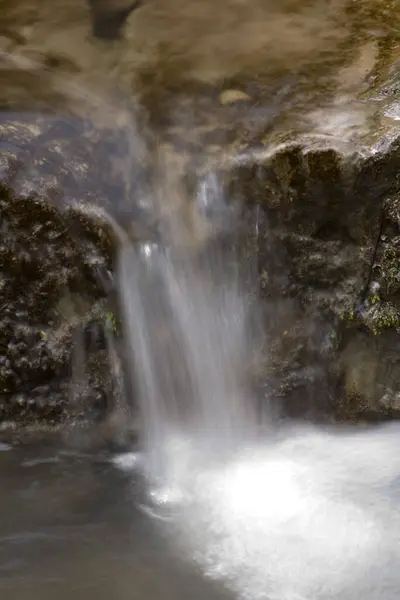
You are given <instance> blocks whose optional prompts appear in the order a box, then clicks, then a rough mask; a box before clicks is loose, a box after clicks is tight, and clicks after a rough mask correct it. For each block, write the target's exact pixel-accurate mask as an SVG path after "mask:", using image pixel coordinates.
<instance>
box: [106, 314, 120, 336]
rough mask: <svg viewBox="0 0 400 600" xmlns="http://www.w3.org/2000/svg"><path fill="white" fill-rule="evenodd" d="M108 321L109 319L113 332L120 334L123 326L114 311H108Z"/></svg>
mask: <svg viewBox="0 0 400 600" xmlns="http://www.w3.org/2000/svg"><path fill="white" fill-rule="evenodd" d="M106 321H108V323H109V324H110V326H111V330H112V332H113V334H114V335H116V336H118V335H119V334H120V331H121V327H120V323H119V321H118V318H117V315H116V314H115V313H113V312H109V313H107V314H106Z"/></svg>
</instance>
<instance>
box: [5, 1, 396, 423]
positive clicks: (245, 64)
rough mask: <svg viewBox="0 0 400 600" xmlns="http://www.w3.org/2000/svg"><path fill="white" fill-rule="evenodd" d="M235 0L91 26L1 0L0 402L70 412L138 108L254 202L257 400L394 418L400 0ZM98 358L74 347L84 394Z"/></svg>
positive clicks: (135, 165)
mask: <svg viewBox="0 0 400 600" xmlns="http://www.w3.org/2000/svg"><path fill="white" fill-rule="evenodd" d="M249 1H250V0H249ZM251 4H252V6H251V8H252V10H250V9H249V6H248V3H246V6H244V4H243V3H242V2H240V1H238V0H229V1H227V2H224V3H219V4H218V5H217V4H215V2H213V1H212V0H201V2H200V0H199V1H195V0H191V2H187V1H186V0H157V1H155V2H149V3H144V4H143V8H142V9H141V10H140V11H137V13H136V12H133V13H132V15H131V16H130V17H129V19H128V21H127V23H126V24H125V26H124V28H123V34H121V39H119V40H118V41H113V42H112V43H107V42H99V41H98V40H97V41H96V40H94V39H92V38H91V35H90V31H91V24H90V15H89V11H88V8H87V6H86V5H85V3H84V2H81V1H80V0H79V1H78V0H72V1H69V2H66V1H65V2H64V0H55V1H54V2H52V3H51V6H50V3H49V2H47V0H46V2H42V3H37V2H33V1H32V0H23V1H22V2H21V3H18V7H17V6H16V5H15V3H10V2H7V1H6V2H5V5H4V18H3V20H2V24H1V26H0V48H1V50H2V51H3V55H2V56H1V57H0V60H1V64H2V65H3V63H4V65H5V66H4V68H3V66H2V69H1V70H0V84H1V85H0V109H1V118H0V134H1V136H0V184H1V190H0V208H1V219H2V220H1V224H0V227H1V228H2V239H1V241H0V244H1V255H0V267H1V280H0V301H1V307H3V308H2V311H1V314H0V319H1V320H2V321H1V322H2V327H1V332H0V344H1V348H2V349H1V351H0V361H2V362H1V363H0V398H1V406H2V407H3V408H2V410H3V413H2V415H3V416H2V417H0V418H3V419H5V418H8V416H10V417H12V418H21V419H22V420H25V419H26V418H28V415H29V414H30V413H32V414H33V413H35V411H36V412H38V414H40V415H41V416H43V418H44V419H48V420H57V419H60V418H61V417H62V415H66V414H67V413H68V412H69V407H70V401H71V398H70V386H69V383H68V382H69V381H70V368H71V364H72V363H73V362H74V360H75V362H76V361H78V363H79V361H80V359H79V356H78V359H76V356H75V358H74V350H73V349H74V347H75V344H74V339H75V338H74V336H75V335H77V333H76V332H77V330H78V335H79V327H81V329H83V330H84V331H86V329H85V328H86V326H88V328H89V330H91V331H92V330H93V328H94V330H95V331H98V330H101V329H102V323H103V322H104V319H105V318H109V319H110V318H111V320H112V321H113V322H114V317H113V316H111V317H106V316H107V315H108V314H109V313H110V312H111V313H114V307H111V308H110V305H109V299H108V295H107V292H106V291H105V289H104V285H103V284H102V283H101V282H99V277H98V274H99V273H102V274H103V275H104V274H107V273H108V272H110V271H112V266H113V265H112V263H113V253H114V248H115V240H113V235H112V234H111V233H110V228H109V227H108V226H107V225H106V224H105V222H104V216H105V215H106V214H107V215H109V216H110V215H112V217H113V218H114V219H115V220H116V223H117V226H122V229H124V228H126V227H127V228H128V229H129V228H130V225H129V223H130V221H131V220H132V219H133V220H134V219H135V215H134V214H132V210H133V207H135V206H136V204H135V199H136V193H135V190H137V189H138V188H139V187H140V189H141V190H143V186H145V185H147V183H148V181H149V179H151V177H150V175H149V171H148V169H147V167H146V164H147V163H146V160H144V158H143V157H144V154H145V153H146V150H145V149H144V148H143V147H142V145H141V142H140V140H141V136H140V135H138V133H137V130H136V125H138V124H139V125H140V126H142V125H143V128H145V126H147V124H149V125H150V127H149V129H150V131H151V136H150V137H152V136H153V141H154V140H155V144H154V146H155V147H156V149H159V148H161V147H163V148H165V147H168V148H169V149H170V150H171V152H172V153H175V155H177V156H179V157H180V160H181V163H182V165H183V168H182V170H183V171H185V169H186V171H187V173H188V179H192V180H194V181H195V180H196V178H197V177H198V176H199V175H203V174H204V173H207V172H210V171H213V172H217V173H219V174H220V175H221V179H222V180H223V181H224V182H225V184H226V187H227V189H228V190H229V192H230V194H231V195H232V196H233V197H235V198H238V199H240V200H241V201H242V202H243V205H244V206H246V207H247V210H248V211H250V212H251V214H252V218H251V219H250V221H251V231H250V228H249V238H251V240H252V243H253V246H254V248H253V251H254V254H255V255H256V256H257V260H258V270H259V273H258V274H259V282H260V291H261V300H262V306H263V314H264V317H265V324H266V330H267V333H268V336H267V343H266V344H265V348H264V349H263V351H262V353H261V354H262V356H261V357H260V360H259V361H258V362H259V363H260V364H259V367H258V369H257V378H258V381H259V385H260V388H261V390H262V395H263V398H264V400H265V399H268V401H271V402H274V403H275V405H276V406H278V407H279V411H280V412H282V413H283V414H290V415H292V416H297V417H299V416H301V417H302V416H304V415H307V416H310V417H312V418H315V417H316V416H317V417H318V418H326V416H328V418H333V419H360V418H368V419H381V418H393V417H398V416H399V415H400V408H399V407H400V402H399V394H400V374H399V373H400V370H399V365H398V359H397V354H398V352H397V349H398V343H399V335H400V334H399V332H398V328H399V321H398V319H399V312H398V311H399V310H400V303H399V300H400V296H399V292H400V283H399V282H400V276H399V269H400V254H399V253H400V242H399V239H400V230H399V228H400V217H399V211H400V208H399V198H400V179H399V176H398V164H399V159H400V125H399V123H400V120H399V119H400V110H399V106H400V96H399V89H400V85H399V77H398V72H399V69H398V67H399V60H400V53H399V52H400V50H399V43H400V40H399V34H398V31H399V30H400V21H399V13H398V10H397V3H396V2H395V1H388V0H385V1H383V0H359V1H357V2H353V1H350V0H349V1H347V0H334V1H332V2H330V3H326V2H324V1H322V0H321V1H320V2H318V1H316V2H315V3H314V4H312V5H311V4H310V3H308V4H307V6H304V3H302V2H301V1H300V0H299V1H297V0H284V1H283V2H281V1H279V2H270V3H269V5H268V8H267V9H266V6H265V2H261V1H259V0H251ZM328 4H329V6H328ZM92 83H95V84H96V85H95V86H94V87H93V86H92ZM97 85H98V87H96V86H97ZM110 88H115V89H113V90H112V91H113V92H115V93H113V94H111V96H110V95H108V93H109V91H110ZM94 89H97V90H98V92H97V93H96V92H93V90H94ZM120 92H121V96H122V97H123V98H127V99H128V103H127V104H125V103H124V102H122V101H121V97H119V98H118V102H117V106H118V109H117V110H116V109H115V97H116V96H118V95H119V93H120ZM111 97H112V98H113V99H112V100H111ZM133 104H135V106H137V105H140V106H142V107H143V109H144V110H143V114H145V117H143V119H142V118H137V114H136V119H132V115H133V112H134V111H133V108H132V107H133ZM127 106H128V109H127ZM135 110H137V109H136V108H135ZM188 195H189V196H190V194H188ZM142 196H143V194H142ZM127 200H128V202H127ZM89 207H90V211H89V212H90V215H89V214H88V209H89ZM93 208H95V209H96V210H95V211H93ZM93 212H95V213H96V214H93ZM99 217H100V221H99ZM254 231H256V232H257V233H256V235H254ZM107 277H108V275H107V276H106V280H107ZM100 279H101V277H100ZM103 281H104V277H103ZM106 287H107V286H106ZM96 335H97V334H96ZM96 335H95V338H96ZM89 337H90V336H89ZM98 337H99V338H100V339H101V338H102V334H101V333H100V334H99V336H98ZM103 337H104V336H103ZM78 345H79V344H78ZM95 345H96V344H95ZM100 346H101V343H100ZM105 356H106V353H105V351H104V343H103V346H102V347H101V348H100V349H96V350H95V351H94V354H93V360H91V361H89V362H91V363H92V367H90V369H93V374H92V375H90V374H89V380H90V381H91V382H92V383H90V385H89V388H90V389H92V390H94V392H93V391H92V392H89V396H90V398H91V400H90V399H89V401H88V403H89V405H91V406H96V405H103V404H104V402H105V400H104V398H105V397H106V396H108V393H109V392H108V390H110V387H111V386H112V382H111V374H110V370H109V368H108V367H107V366H106V364H105V363H106V358H105ZM96 365H97V366H96ZM101 374H105V379H104V378H102V376H101ZM96 390H97V391H96ZM85 393H86V392H85ZM97 397H98V400H97V399H96V398H97ZM36 398H41V400H40V402H39V401H38V400H36ZM93 399H94V400H93ZM52 403H53V404H54V406H53V405H52ZM39 404H40V405H41V406H42V405H43V406H42V408H40V410H39V409H37V408H36V406H39ZM27 407H31V408H32V410H31V408H29V409H28V408H27ZM281 409H282V410H281ZM74 410H75V409H74ZM71 412H73V411H71ZM7 415H8V416H7Z"/></svg>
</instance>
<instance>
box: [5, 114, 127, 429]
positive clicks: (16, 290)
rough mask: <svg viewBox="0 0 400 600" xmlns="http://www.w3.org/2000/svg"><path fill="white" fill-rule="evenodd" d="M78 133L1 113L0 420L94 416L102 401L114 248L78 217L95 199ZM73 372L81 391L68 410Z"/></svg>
mask: <svg viewBox="0 0 400 600" xmlns="http://www.w3.org/2000/svg"><path fill="white" fill-rule="evenodd" d="M83 129H84V123H83V122H82V121H79V120H78V119H75V120H72V119H69V118H67V117H65V118H55V117H52V116H50V115H49V116H48V117H45V116H43V115H41V114H39V113H25V114H12V113H5V114H3V115H2V120H1V122H0V131H1V141H0V164H1V171H0V228H1V242H0V273H1V276H0V306H1V313H0V348H1V350H0V355H1V358H0V418H1V419H3V420H4V419H10V418H12V419H16V420H20V419H22V420H23V421H24V422H26V421H27V420H28V421H29V420H30V419H31V418H32V419H39V420H43V419H44V420H50V421H59V420H60V419H61V418H65V417H66V416H67V415H69V416H71V415H74V416H75V417H76V416H77V415H78V414H81V413H82V411H83V412H84V411H85V410H87V409H88V408H89V409H90V410H92V411H93V410H95V411H96V410H103V409H104V407H105V406H106V405H107V397H108V396H109V395H110V393H111V387H110V386H111V380H110V368H109V364H108V358H107V355H106V354H105V355H104V349H105V340H104V325H105V323H106V320H107V315H108V314H109V313H111V312H112V311H113V310H115V307H114V306H113V305H112V304H110V300H109V299H107V293H106V292H107V273H108V272H109V271H110V269H111V268H112V261H113V255H114V247H115V240H114V239H113V236H112V235H111V233H110V229H109V227H107V226H106V225H105V224H104V223H103V225H101V224H100V223H99V222H97V221H96V219H95V218H93V217H90V216H89V215H88V214H85V210H84V209H85V206H90V205H91V206H93V202H94V200H93V198H94V197H96V198H97V200H101V193H104V188H102V187H101V183H100V181H101V179H100V178H99V177H101V175H100V172H99V175H98V177H94V178H93V174H92V173H91V170H92V169H95V168H98V169H100V168H101V163H100V158H101V156H104V153H103V154H102V152H101V151H100V152H99V153H98V155H97V156H96V154H92V155H91V156H90V155H89V154H88V153H86V154H85V148H84V132H83ZM108 143H109V140H108ZM87 146H88V147H87V148H86V150H88V151H90V150H91V151H92V153H95V146H93V145H92V144H89V143H88V144H87ZM97 150H99V146H98V145H97ZM110 186H112V182H111V180H109V181H108V188H106V189H108V190H110ZM113 192H114V193H116V188H115V186H114V190H113ZM108 198H112V195H111V194H110V195H109V196H108ZM89 201H91V204H88V203H89ZM98 206H99V205H98ZM104 278H105V281H103V280H104ZM77 336H78V337H77ZM81 346H82V347H81ZM86 351H87V352H86ZM102 351H103V352H102ZM79 352H80V353H81V355H79V354H77V353H79ZM82 352H83V354H82ZM89 354H90V356H89ZM82 360H83V361H84V362H87V363H88V370H87V372H86V373H85V367H84V366H83V365H79V361H82ZM75 363H76V364H75ZM74 364H75V367H74ZM80 369H81V370H80ZM82 369H83V378H84V382H85V386H84V387H85V389H84V390H83V388H82V389H81V390H80V392H79V394H80V400H79V401H78V399H77V404H76V406H72V404H71V399H73V398H72V396H71V394H72V393H73V391H74V390H75V391H77V387H79V385H80V386H81V387H82V385H81V384H82V381H81V380H80V376H81V375H80V373H81V372H82ZM71 376H72V377H73V378H74V377H75V378H77V381H76V383H77V385H75V386H72V387H71V385H70V382H71ZM78 380H79V381H78ZM78 384H79V385H78ZM87 396H89V397H90V401H89V400H88V399H87ZM85 398H86V404H85Z"/></svg>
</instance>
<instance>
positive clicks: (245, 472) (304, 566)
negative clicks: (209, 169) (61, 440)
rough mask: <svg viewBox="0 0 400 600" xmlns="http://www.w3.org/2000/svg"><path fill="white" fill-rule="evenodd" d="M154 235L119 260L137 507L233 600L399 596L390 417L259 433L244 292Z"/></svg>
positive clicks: (213, 256)
mask: <svg viewBox="0 0 400 600" xmlns="http://www.w3.org/2000/svg"><path fill="white" fill-rule="evenodd" d="M213 193H214V194H216V192H215V189H214V192H213ZM216 196H217V197H214V201H221V198H220V197H218V194H216ZM204 202H205V203H206V204H207V199H204V198H203V203H204ZM163 241H164V245H161V246H160V245H159V244H157V245H153V246H149V245H142V246H140V247H139V249H134V248H133V247H131V248H125V247H123V248H122V250H121V255H120V271H119V278H120V279H119V281H120V286H121V295H122V299H123V306H124V310H125V316H126V327H127V330H128V331H129V332H130V335H129V341H130V344H131V351H132V357H133V361H132V371H133V372H135V376H136V378H137V380H138V382H139V383H138V395H139V401H140V404H141V408H142V414H143V423H142V427H143V432H144V447H143V450H144V451H143V454H142V455H141V456H140V457H137V456H135V460H134V465H132V464H131V461H132V456H131V455H129V454H128V455H125V456H120V457H118V459H117V460H116V462H115V464H116V466H118V467H119V468H121V469H124V470H125V471H128V472H129V470H131V469H134V470H139V471H140V472H141V473H142V474H144V475H145V477H146V478H147V480H148V486H149V493H148V496H149V497H148V500H147V502H146V503H145V504H144V505H143V506H142V510H143V512H144V513H145V514H147V515H148V516H150V517H151V518H153V519H154V520H155V521H156V522H158V523H159V527H160V531H164V532H165V533H166V535H167V537H168V539H169V540H170V544H171V546H170V547H171V548H175V550H176V549H177V550H178V552H179V554H180V556H182V557H185V559H186V560H187V561H188V564H189V563H190V561H191V562H192V564H196V565H198V566H199V567H200V568H201V569H202V571H203V572H204V574H205V575H206V576H207V578H209V579H210V580H217V581H219V582H220V583H221V584H223V585H224V586H227V588H228V589H229V590H230V591H231V592H232V593H233V594H234V595H235V596H237V597H239V598H243V599H245V600H262V599H265V600H313V599H315V600H333V599H334V598H335V599H336V598H341V599H343V600H347V599H348V600H353V599H354V598H361V597H362V598H364V599H368V600H373V599H376V598H378V597H379V598H385V599H386V600H391V599H393V600H394V599H395V598H397V597H398V592H399V589H400V574H399V572H398V569H397V566H396V565H398V563H399V560H400V509H399V508H398V501H399V499H400V454H399V449H400V438H399V437H398V436H399V432H400V431H399V428H398V426H388V427H384V428H380V429H376V430H374V429H368V430H362V429H353V430H350V429H349V430H346V429H343V430H324V429H317V428H311V427H305V426H304V425H292V426H291V427H286V428H283V429H282V430H279V431H276V430H275V431H274V430H273V429H272V430H271V427H268V423H267V422H266V423H263V424H262V426H263V427H264V428H265V429H264V432H263V433H262V430H261V429H260V427H258V426H257V424H256V419H255V414H254V412H255V406H254V400H253V398H252V397H251V394H250V392H249V387H246V352H248V350H249V347H250V346H249V342H250V343H251V339H250V340H249V330H248V329H247V327H246V323H248V322H249V321H247V320H246V318H247V317H248V314H247V309H248V307H249V297H248V296H246V294H244V292H243V289H241V288H240V286H238V285H237V283H238V280H237V279H235V277H233V278H232V277H231V275H230V273H229V270H228V269H224V268H223V267H222V265H223V264H224V263H223V253H221V252H220V251H219V250H218V251H216V250H215V247H213V248H214V251H213V252H207V251H206V252H205V253H204V254H203V262H202V264H201V268H200V267H199V263H198V262H197V260H196V259H195V258H194V256H193V254H191V253H190V251H189V250H188V249H187V248H184V249H183V250H182V248H180V247H177V246H176V245H175V244H174V238H173V239H172V240H171V239H168V238H164V240H163ZM185 252H186V254H185ZM233 283H234V284H235V285H233ZM212 284H214V285H212ZM215 284H217V285H215ZM253 308H254V305H253ZM160 317H161V319H160ZM161 326H164V327H165V326H166V327H167V334H168V333H169V334H170V335H171V336H172V337H171V343H170V345H169V346H168V345H167V346H164V347H162V346H160V343H159V330H160V327H161Z"/></svg>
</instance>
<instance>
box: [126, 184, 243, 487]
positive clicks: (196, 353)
mask: <svg viewBox="0 0 400 600" xmlns="http://www.w3.org/2000/svg"><path fill="white" fill-rule="evenodd" d="M210 195H212V198H211V200H212V206H211V201H210V197H209V196H210ZM198 202H199V205H200V206H199V208H200V210H201V211H203V212H207V209H208V210H210V209H212V210H213V211H215V210H217V212H218V213H219V215H220V216H221V215H222V214H223V212H224V209H225V215H229V214H231V213H230V212H229V208H228V206H227V205H226V204H225V201H224V199H223V196H222V194H221V192H220V191H219V188H218V187H217V180H216V178H215V176H212V178H211V180H210V181H206V182H205V183H203V184H202V185H201V186H200V191H199V195H198ZM172 218H174V217H172ZM218 221H221V218H219V219H218ZM177 223H178V222H177V221H175V222H174V223H172V225H173V227H172V228H171V227H168V225H169V224H168V223H167V227H166V228H165V232H164V234H162V235H161V237H163V235H164V238H165V239H161V242H159V243H147V242H146V243H142V244H140V245H138V246H134V245H132V244H130V243H127V242H126V243H125V244H123V246H122V248H121V250H120V255H119V286H120V294H121V299H122V307H123V314H124V317H125V331H126V334H127V338H128V343H129V346H130V352H131V359H132V370H133V371H134V372H136V373H137V374H138V377H137V378H136V381H137V387H138V394H139V401H140V405H141V413H142V419H143V423H142V427H143V435H144V440H143V441H144V445H145V451H146V453H147V456H148V458H149V462H150V472H151V473H152V475H153V476H155V477H156V478H158V477H159V476H161V475H165V469H166V466H167V464H168V456H167V455H168V448H170V449H171V445H172V446H173V445H174V439H180V440H182V439H185V438H186V439H191V440H193V439H199V438H201V439H202V440H203V442H204V443H203V444H202V448H203V451H206V450H207V449H209V450H210V452H212V454H214V455H215V454H216V455H218V453H221V452H223V451H226V450H227V449H230V450H231V449H232V448H233V447H235V445H237V444H238V443H239V442H240V443H242V442H243V440H244V438H245V437H246V435H248V434H249V432H250V431H252V432H253V431H254V422H253V414H252V410H251V407H250V406H249V403H248V394H247V393H246V364H247V362H248V338H247V334H246V332H247V331H248V327H247V326H248V319H249V305H248V302H246V299H245V296H244V295H243V294H242V293H241V289H240V277H239V274H238V273H239V272H238V268H237V264H235V259H234V252H233V251H232V245H230V247H229V248H228V249H221V247H219V248H217V246H218V244H217V243H215V240H214V241H213V243H210V244H209V247H208V246H207V242H205V245H204V244H202V247H200V248H193V246H191V247H186V246H185V245H182V244H181V243H180V240H181V239H182V238H181V236H179V232H178V234H177V229H176V226H177ZM178 227H183V225H182V224H178ZM172 231H173V233H174V234H175V235H176V237H172V236H171V232H172ZM168 234H169V235H168ZM177 239H178V240H179V243H176V240H177ZM228 255H229V258H228V259H227V256H228ZM171 451H172V452H174V451H175V450H172V449H171ZM183 451H184V449H183Z"/></svg>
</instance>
